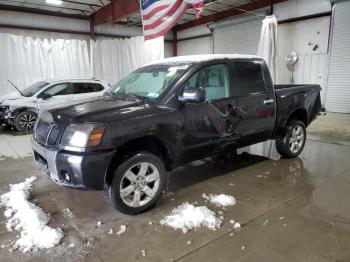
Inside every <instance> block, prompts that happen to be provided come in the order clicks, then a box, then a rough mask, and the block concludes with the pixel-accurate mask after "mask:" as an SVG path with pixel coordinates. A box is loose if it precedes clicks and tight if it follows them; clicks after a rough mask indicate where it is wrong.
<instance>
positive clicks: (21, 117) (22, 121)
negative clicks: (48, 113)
mask: <svg viewBox="0 0 350 262" xmlns="http://www.w3.org/2000/svg"><path fill="white" fill-rule="evenodd" d="M36 119H37V114H36V113H34V112H32V111H23V112H21V113H19V114H18V115H17V116H16V117H15V120H14V126H15V128H16V129H17V131H19V132H23V131H30V130H32V129H33V128H34V125H35V122H36Z"/></svg>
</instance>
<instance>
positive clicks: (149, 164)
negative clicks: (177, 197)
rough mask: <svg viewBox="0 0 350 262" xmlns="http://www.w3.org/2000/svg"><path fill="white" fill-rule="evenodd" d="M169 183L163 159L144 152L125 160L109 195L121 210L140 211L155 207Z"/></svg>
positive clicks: (113, 181) (115, 171)
mask: <svg viewBox="0 0 350 262" xmlns="http://www.w3.org/2000/svg"><path fill="white" fill-rule="evenodd" d="M165 184H166V173H165V169H164V164H163V162H162V160H161V159H160V158H159V157H158V156H156V155H153V154H151V153H147V152H140V153H137V154H135V155H133V156H132V157H130V158H128V159H126V160H125V161H124V162H122V163H121V164H120V165H119V166H118V167H117V168H116V169H115V170H114V177H113V179H112V184H111V186H110V187H109V188H108V192H107V194H108V198H109V199H110V201H111V203H112V205H113V206H114V207H115V208H116V209H118V210H119V211H120V212H122V213H125V214H128V215H137V214H140V213H142V212H145V211H147V210H148V209H151V208H152V207H153V206H154V205H155V204H156V202H157V200H158V199H159V198H160V197H161V195H162V193H163V189H164V187H165Z"/></svg>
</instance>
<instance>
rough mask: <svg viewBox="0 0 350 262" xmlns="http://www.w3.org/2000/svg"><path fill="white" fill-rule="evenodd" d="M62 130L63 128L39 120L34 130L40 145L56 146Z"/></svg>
mask: <svg viewBox="0 0 350 262" xmlns="http://www.w3.org/2000/svg"><path fill="white" fill-rule="evenodd" d="M62 130H63V128H60V127H58V126H57V125H56V124H50V123H47V122H45V121H42V120H39V122H38V124H37V126H36V128H35V130H34V139H35V140H36V141H37V142H38V143H39V144H42V145H50V146H54V145H56V144H57V143H58V139H59V137H60V134H61V131H62Z"/></svg>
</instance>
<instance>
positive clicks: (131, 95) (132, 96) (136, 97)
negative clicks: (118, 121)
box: [124, 93, 144, 102]
mask: <svg viewBox="0 0 350 262" xmlns="http://www.w3.org/2000/svg"><path fill="white" fill-rule="evenodd" d="M124 95H125V96H127V97H130V98H131V99H133V100H135V101H136V102H143V101H144V97H142V96H138V95H135V94H133V93H124Z"/></svg>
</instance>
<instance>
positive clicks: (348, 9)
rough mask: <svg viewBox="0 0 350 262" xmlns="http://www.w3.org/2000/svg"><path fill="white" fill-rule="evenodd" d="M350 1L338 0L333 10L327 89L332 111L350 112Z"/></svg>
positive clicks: (328, 101) (327, 104) (327, 103)
mask: <svg viewBox="0 0 350 262" xmlns="http://www.w3.org/2000/svg"><path fill="white" fill-rule="evenodd" d="M349 14H350V1H338V2H337V3H336V5H335V7H334V10H333V17H334V20H333V32H332V41H331V53H330V63H329V73H328V84H327V91H326V108H327V110H328V111H330V112H339V113H350V16H349Z"/></svg>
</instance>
